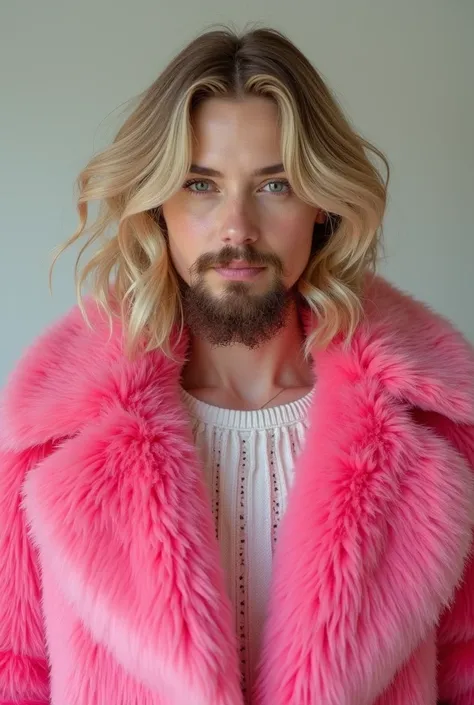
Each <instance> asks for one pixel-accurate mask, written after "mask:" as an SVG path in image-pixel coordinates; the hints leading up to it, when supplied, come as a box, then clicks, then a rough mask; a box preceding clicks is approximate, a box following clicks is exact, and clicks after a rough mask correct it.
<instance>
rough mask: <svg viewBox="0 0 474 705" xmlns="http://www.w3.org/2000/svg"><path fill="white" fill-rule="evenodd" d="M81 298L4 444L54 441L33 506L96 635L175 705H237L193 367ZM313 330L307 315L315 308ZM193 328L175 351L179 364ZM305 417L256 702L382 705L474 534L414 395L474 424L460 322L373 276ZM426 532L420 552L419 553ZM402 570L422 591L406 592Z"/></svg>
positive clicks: (461, 472)
mask: <svg viewBox="0 0 474 705" xmlns="http://www.w3.org/2000/svg"><path fill="white" fill-rule="evenodd" d="M90 314H91V316H92V318H93V323H94V324H95V326H96V327H95V329H94V330H89V329H88V328H85V327H84V325H83V324H82V319H81V315H80V313H79V311H78V310H77V309H75V310H73V311H72V312H71V313H70V314H69V316H68V317H66V319H65V320H63V321H61V322H60V323H59V324H56V326H55V327H53V329H52V330H50V331H49V332H48V333H47V334H46V335H45V336H43V337H42V339H40V340H39V341H38V342H37V343H36V344H35V345H34V346H33V347H32V348H30V350H29V351H28V352H27V354H26V355H25V357H24V358H23V360H22V361H21V363H20V365H19V366H18V367H17V369H16V371H15V372H14V374H13V375H12V377H11V380H10V384H9V385H8V387H7V390H6V392H5V395H4V401H3V413H4V423H3V429H2V430H3V441H4V443H5V444H6V445H8V446H9V447H11V448H13V449H17V450H20V449H22V448H25V447H28V446H30V445H33V444H40V443H44V442H46V441H47V440H54V441H56V443H57V450H56V452H55V453H54V454H53V455H52V456H50V457H49V458H48V459H46V460H45V461H43V463H42V464H41V465H40V466H38V467H36V468H35V469H34V470H33V471H31V472H30V474H29V477H28V479H27V482H26V485H25V504H26V508H27V511H28V516H29V518H30V522H31V526H32V535H33V538H34V540H35V541H36V543H37V545H38V548H39V550H40V553H41V558H42V560H43V561H47V563H48V565H49V566H51V567H52V569H53V570H54V571H55V574H56V578H57V581H58V584H59V585H60V587H61V589H62V591H63V592H64V594H65V596H66V597H67V599H68V600H69V601H70V602H71V603H72V604H73V605H74V607H75V609H76V611H77V613H78V615H79V616H80V617H81V619H82V620H83V622H84V624H85V625H86V626H87V628H88V629H89V630H90V631H91V633H92V634H93V636H94V638H95V639H96V640H97V641H98V642H99V643H101V644H103V645H105V646H106V647H107V648H108V649H109V650H110V651H111V652H112V653H113V654H114V655H115V657H116V659H117V660H118V662H119V663H121V664H122V665H123V666H124V667H125V669H126V670H127V672H129V673H131V674H132V675H134V676H135V677H137V678H138V679H139V680H140V681H142V682H143V683H144V684H146V685H147V686H148V687H150V688H151V689H153V690H156V691H157V692H163V693H165V694H166V695H167V696H168V698H169V702H172V703H176V705H181V704H183V705H184V703H188V702H193V703H196V704H201V703H202V705H204V703H206V704H207V703H209V702H212V703H214V704H215V705H237V704H240V703H241V702H242V697H241V695H240V689H239V679H238V663H237V645H236V643H235V636H234V630H233V625H232V618H231V610H230V605H229V604H228V600H227V597H226V596H225V592H224V588H223V585H224V582H223V576H222V571H221V567H220V564H219V551H218V546H217V542H216V540H215V537H214V532H213V526H212V516H211V511H210V507H209V502H208V498H207V495H206V491H205V489H204V486H203V482H202V473H201V470H200V465H199V462H198V459H197V456H196V452H195V449H194V447H193V444H192V440H191V436H190V431H189V427H188V423H187V419H186V416H185V412H184V409H182V407H181V405H180V403H179V396H178V383H179V375H180V369H181V366H180V364H179V363H173V362H170V361H169V360H166V359H165V358H164V357H163V356H161V355H159V354H158V353H149V354H147V355H145V356H142V357H141V358H140V359H138V360H135V361H132V362H131V361H127V360H125V358H124V357H123V355H122V354H121V348H122V340H121V331H120V329H119V327H118V326H117V325H116V326H115V328H114V330H113V331H112V335H111V336H110V337H109V335H108V333H109V331H108V329H107V326H106V325H105V324H104V323H103V322H101V321H102V319H101V316H100V314H99V312H98V310H96V309H95V308H94V307H92V306H91V311H90ZM305 325H306V326H307V329H308V331H309V330H310V329H311V327H312V325H314V323H313V321H312V320H311V317H310V316H308V315H307V314H305ZM185 348H186V340H185V339H184V338H183V340H182V341H181V343H180V344H179V345H178V346H177V355H178V358H181V359H182V356H183V354H184V351H185ZM314 363H315V371H316V375H317V378H318V386H317V393H316V395H315V398H314V405H313V408H312V410H311V412H310V413H311V419H310V420H311V429H310V432H309V434H308V438H307V442H306V446H305V450H304V452H303V454H302V456H301V457H300V460H299V463H298V466H297V468H296V480H295V485H294V488H293V490H292V493H291V495H290V498H289V505H288V509H287V512H286V513H285V516H284V517H283V520H282V523H281V527H280V537H279V542H278V545H277V551H276V555H275V570H274V583H273V590H272V598H271V603H270V612H269V618H268V620H267V625H266V632H265V640H264V649H263V653H262V659H261V663H260V672H259V679H258V682H257V686H256V689H255V693H254V697H255V702H257V703H258V704H259V705H270V703H271V705H289V704H290V703H291V704H292V705H312V704H313V703H315V702H324V703H325V705H349V704H352V703H356V702H357V703H359V702H360V703H362V702H372V700H373V699H374V698H375V697H376V696H377V695H378V694H379V693H380V692H382V690H383V689H384V688H385V687H387V685H388V684H389V683H390V682H391V680H392V678H393V677H394V676H395V674H396V673H397V671H398V670H399V669H400V667H401V665H402V664H403V663H404V661H406V659H407V658H408V657H409V656H410V654H411V652H412V651H413V650H414V649H415V648H416V647H417V646H418V645H419V644H420V643H421V642H422V640H423V639H424V638H425V637H426V635H427V634H428V633H429V631H430V630H432V629H433V628H434V627H435V625H436V620H437V618H438V615H439V612H440V610H441V608H442V607H443V605H445V604H446V603H447V602H448V601H449V599H450V597H451V595H452V592H453V589H454V587H455V585H456V584H457V582H458V580H459V578H460V576H461V572H462V566H463V562H464V559H465V557H466V553H467V550H468V545H469V541H470V534H471V525H472V516H471V513H472V510H471V506H472V503H473V499H474V494H473V487H472V480H471V475H470V472H469V469H468V468H467V467H466V463H465V462H464V460H463V459H462V458H461V457H460V456H459V455H458V454H457V453H456V452H455V451H454V449H453V448H452V447H451V446H450V445H449V444H447V443H446V442H444V441H443V440H442V439H441V438H440V437H438V436H436V435H435V434H434V433H433V432H431V431H430V430H429V429H428V428H427V427H424V426H423V425H421V424H417V423H415V422H414V420H413V418H412V415H411V409H412V407H413V406H416V407H419V408H422V409H426V410H428V411H434V412H436V413H439V414H443V415H445V416H447V417H448V418H449V419H452V420H453V421H455V422H461V423H473V422H474V358H473V355H472V350H471V349H470V347H469V345H468V344H467V343H466V342H465V341H464V339H463V338H462V336H461V335H460V334H459V333H457V332H456V331H455V330H454V329H453V327H452V326H451V325H450V324H449V323H448V322H447V321H444V320H443V319H441V318H440V317H439V316H437V315H436V314H434V313H432V312H431V311H429V309H428V308H427V307H425V306H423V305H422V304H420V303H418V302H415V300H414V299H412V298H411V297H408V296H407V295H404V294H402V293H401V292H399V291H397V290H396V289H395V288H394V287H392V286H391V285H389V284H388V283H386V282H384V281H383V280H381V279H379V278H376V279H374V280H373V281H371V282H370V285H369V286H368V287H367V295H366V320H365V321H364V323H363V324H361V326H360V327H359V330H358V331H357V333H356V336H355V338H354V341H353V343H352V345H351V346H350V348H349V349H347V350H345V349H344V348H343V346H341V344H340V342H338V341H335V342H334V343H333V344H332V345H331V346H330V347H329V348H328V349H327V350H325V351H321V352H318V353H315V355H314ZM421 547H423V554H421V553H420V549H421ZM407 584H408V585H409V589H408V590H407Z"/></svg>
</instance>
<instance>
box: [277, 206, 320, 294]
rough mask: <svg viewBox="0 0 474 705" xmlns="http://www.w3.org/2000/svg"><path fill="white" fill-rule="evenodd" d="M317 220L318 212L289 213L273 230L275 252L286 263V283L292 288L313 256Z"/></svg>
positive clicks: (280, 219) (281, 218)
mask: <svg viewBox="0 0 474 705" xmlns="http://www.w3.org/2000/svg"><path fill="white" fill-rule="evenodd" d="M315 219H316V212H314V213H313V212H309V211H308V210H306V209H303V210H302V211H301V210H300V211H296V212H293V213H291V212H288V213H286V214H285V215H284V216H280V218H279V219H278V221H277V222H275V227H274V228H272V232H273V233H274V240H273V243H274V246H273V250H274V251H275V252H276V253H277V254H278V255H279V257H280V258H281V260H282V262H283V263H284V268H285V274H286V276H285V281H286V282H287V284H289V285H290V286H292V285H293V284H294V283H295V282H296V281H297V280H298V279H299V277H300V276H301V274H302V273H303V271H304V270H305V268H306V265H307V264H308V261H309V258H310V256H311V247H312V243H313V229H314V223H315ZM272 239H273V238H272Z"/></svg>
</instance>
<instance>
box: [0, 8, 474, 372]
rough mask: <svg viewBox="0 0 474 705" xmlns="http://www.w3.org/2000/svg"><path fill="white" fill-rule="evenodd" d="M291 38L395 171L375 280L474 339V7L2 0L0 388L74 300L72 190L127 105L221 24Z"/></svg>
mask: <svg viewBox="0 0 474 705" xmlns="http://www.w3.org/2000/svg"><path fill="white" fill-rule="evenodd" d="M216 22H223V23H232V24H233V26H234V27H236V28H237V29H241V28H243V27H244V26H246V25H248V24H249V23H250V24H251V23H254V22H257V23H259V24H260V25H262V24H269V25H271V26H273V27H275V28H277V29H280V30H283V31H284V32H286V33H287V34H288V35H289V37H290V38H291V39H292V40H293V41H294V42H295V43H296V44H297V45H298V46H299V47H300V48H301V49H302V50H303V51H304V52H305V53H306V54H307V55H308V57H309V58H310V60H311V61H312V62H313V63H314V64H315V66H316V67H317V68H318V69H319V71H320V72H321V73H322V75H323V76H324V77H325V79H326V80H327V81H328V83H329V85H330V86H331V88H332V89H333V90H334V91H335V93H336V95H337V96H338V98H339V100H340V101H341V103H342V105H343V107H344V108H345V110H346V111H347V113H348V114H349V116H350V118H351V120H352V122H353V124H354V126H355V127H356V128H357V129H358V130H359V131H361V132H362V134H363V135H364V136H365V137H367V138H368V139H370V140H372V141H373V142H375V144H376V145H377V146H378V147H379V148H381V149H382V150H383V151H384V152H385V153H386V154H387V156H388V158H389V160H390V163H391V166H392V181H391V185H390V203H389V208H388V211H387V216H386V220H385V259H384V261H383V262H381V264H380V269H379V271H380V272H381V273H382V274H384V275H385V276H387V278H389V279H390V280H391V281H393V282H395V283H396V284H398V285H400V286H401V287H402V288H404V289H406V290H407V291H409V292H411V293H413V294H414V295H416V296H417V297H418V298H421V299H423V300H425V301H426V302H428V303H429V304H430V305H431V306H433V307H434V308H436V309H437V310H438V311H440V312H441V313H443V314H445V315H447V316H449V317H450V318H451V319H452V320H453V321H454V322H455V323H456V325H457V326H458V327H459V328H460V329H461V330H462V331H463V332H464V333H465V334H467V335H468V336H469V337H470V338H471V339H472V340H473V341H474V311H473V309H474V233H473V206H474V175H473V174H474V84H473V69H474V42H473V41H472V37H473V34H474V1H473V0H452V1H451V2H448V1H447V0H397V2H394V1H393V0H358V1H357V2H354V0H298V1H293V2H288V1H285V0H272V2H269V1H268V2H267V1H266V0H252V1H251V2H250V1H249V0H239V2H238V3H236V2H231V1H230V0H219V1H217V0H200V1H199V2H190V1H189V0H173V1H172V2H170V1H169V0H153V1H151V0H134V1H132V0H129V2H123V1H121V0H74V2H71V1H70V0H42V1H41V2H37V1H36V0H29V1H27V2H25V0H9V1H8V0H3V2H1V3H0V67H1V69H0V72H1V84H0V100H1V109H0V128H1V129H0V140H1V144H0V153H1V177H0V194H1V195H0V198H1V214H2V218H1V224H2V225H1V230H0V248H1V257H0V295H1V301H2V306H1V331H2V338H1V345H0V384H2V383H3V382H4V381H5V379H6V376H7V374H8V372H9V371H10V370H11V368H12V366H13V365H14V363H15V361H16V359H17V358H18V356H19V354H20V353H21V351H22V350H23V349H24V348H25V346H26V345H28V344H29V343H30V342H31V341H32V340H33V339H34V337H35V336H36V335H37V334H38V333H39V332H40V331H41V330H43V329H44V327H45V326H46V325H47V324H49V323H50V322H52V321H53V320H54V319H55V318H56V317H57V316H58V315H60V314H61V313H62V312H64V311H66V309H67V308H68V307H69V306H70V305H71V304H72V303H73V302H74V288H73V283H72V266H73V261H74V258H73V256H72V254H70V255H67V256H65V257H64V259H62V260H61V261H60V264H59V267H58V269H57V270H56V275H55V278H54V293H53V298H51V297H50V294H49V291H48V285H47V272H48V267H49V262H50V257H51V252H52V250H53V248H54V247H55V245H57V244H58V243H60V242H62V241H63V240H64V239H65V238H66V237H67V236H69V235H70V234H71V233H72V232H73V231H74V229H75V227H76V222H77V221H76V213H75V206H74V201H73V184H74V180H75V177H76V174H77V172H78V171H79V170H80V169H81V168H82V167H83V166H84V164H85V162H86V161H87V159H88V158H89V157H90V155H91V154H92V153H93V151H94V150H97V149H98V148H99V147H100V146H102V145H103V144H104V143H105V142H106V141H108V140H109V139H111V137H112V135H113V133H114V130H115V129H116V127H117V126H118V124H119V122H120V119H121V116H122V114H123V113H122V112H121V111H122V110H123V108H122V107H120V106H122V105H123V103H124V102H125V101H127V99H128V98H130V97H132V96H134V95H136V94H137V93H138V92H140V91H141V90H142V89H144V88H145V87H146V86H147V85H148V84H149V83H151V81H152V80H153V79H154V78H155V77H156V75H157V74H158V73H159V72H160V70H161V69H162V68H163V67H164V65H165V63H166V62H167V61H168V60H169V59H170V58H171V57H172V56H173V54H174V53H175V52H176V51H178V50H179V49H181V47H182V46H183V45H184V44H185V43H186V42H187V41H189V39H191V38H192V37H193V36H194V35H195V34H196V33H198V32H199V31H201V30H203V29H205V28H206V27H208V26H209V25H210V24H211V23H216Z"/></svg>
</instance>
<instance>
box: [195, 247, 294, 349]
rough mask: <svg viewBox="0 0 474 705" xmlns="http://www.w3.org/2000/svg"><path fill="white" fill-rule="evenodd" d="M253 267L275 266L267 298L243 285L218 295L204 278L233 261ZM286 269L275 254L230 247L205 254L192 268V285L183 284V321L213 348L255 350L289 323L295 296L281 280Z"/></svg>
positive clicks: (266, 294) (234, 285)
mask: <svg viewBox="0 0 474 705" xmlns="http://www.w3.org/2000/svg"><path fill="white" fill-rule="evenodd" d="M239 257H240V258H242V259H245V261H246V262H248V264H251V265H256V266H258V265H265V266H269V265H270V266H272V267H273V269H274V270H275V276H274V280H273V284H272V285H271V287H270V289H269V290H268V291H267V292H265V293H264V294H252V293H251V292H250V290H249V287H248V285H247V284H246V283H245V282H229V284H228V285H227V286H226V291H225V292H224V293H223V294H222V295H220V296H216V295H214V294H213V293H212V292H211V291H209V289H208V287H207V285H206V282H205V281H204V279H203V274H204V272H205V271H207V270H208V269H209V268H210V267H212V266H226V265H228V264H229V262H231V261H232V260H234V259H239ZM282 272H283V268H282V265H281V262H280V260H279V258H277V257H276V255H272V254H264V253H258V252H255V251H253V250H251V249H250V248H248V247H247V248H244V249H240V250H236V248H233V247H231V246H226V247H224V248H223V250H221V252H220V253H219V254H218V255H209V254H206V255H203V256H202V257H200V258H199V259H198V260H197V262H196V263H195V264H194V265H193V267H192V268H191V284H190V285H187V284H184V282H183V283H182V295H183V311H184V320H185V323H186V324H187V326H188V327H189V328H190V330H191V332H192V333H193V334H194V335H196V336H198V337H200V338H203V339H205V340H207V341H208V342H209V343H210V344H211V345H213V346H226V345H232V344H235V343H240V344H241V345H245V346H246V347H248V348H251V349H253V348H256V347H258V346H260V345H261V344H262V343H264V342H265V341H267V340H269V339H270V338H272V337H273V336H274V335H275V334H276V333H277V332H278V331H279V330H280V329H281V328H282V327H283V326H284V324H285V321H286V316H287V312H288V308H289V304H290V302H291V300H292V297H293V292H292V291H291V292H290V291H288V290H287V289H286V288H285V287H284V285H283V282H282V279H281V276H282Z"/></svg>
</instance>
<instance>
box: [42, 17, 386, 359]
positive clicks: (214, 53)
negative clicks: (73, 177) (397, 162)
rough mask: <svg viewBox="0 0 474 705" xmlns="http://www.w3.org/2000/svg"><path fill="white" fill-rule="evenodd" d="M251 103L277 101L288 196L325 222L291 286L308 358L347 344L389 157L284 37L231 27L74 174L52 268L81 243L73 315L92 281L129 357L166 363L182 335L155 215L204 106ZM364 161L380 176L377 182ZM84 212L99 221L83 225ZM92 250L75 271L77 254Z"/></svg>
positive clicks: (184, 64) (185, 60)
mask: <svg viewBox="0 0 474 705" xmlns="http://www.w3.org/2000/svg"><path fill="white" fill-rule="evenodd" d="M247 95H257V96H262V97H267V98H269V99H272V100H274V101H275V103H276V105H277V108H278V114H279V118H280V124H281V138H282V140H281V151H282V161H283V164H284V166H285V170H286V172H287V175H288V179H289V181H290V183H291V185H292V188H293V190H294V191H295V193H296V195H297V196H299V197H300V198H301V199H303V200H304V201H306V202H308V203H310V204H313V205H315V206H317V207H320V208H322V209H323V210H324V211H325V212H326V222H325V223H324V224H318V225H316V226H315V231H314V246H313V252H312V255H311V258H310V261H309V262H308V265H307V267H306V269H305V271H304V273H303V275H302V277H301V279H300V281H299V282H298V284H297V287H298V291H299V292H300V293H301V295H302V296H303V297H304V299H305V300H306V302H307V304H308V305H309V306H310V307H311V309H312V310H313V311H314V312H315V314H316V315H317V319H318V326H317V329H316V330H315V332H314V333H313V334H312V335H311V336H310V338H309V339H308V340H307V341H306V344H305V353H306V354H308V353H309V351H310V350H311V349H312V348H313V346H326V345H327V344H328V343H329V342H330V341H331V340H332V339H333V338H334V337H335V336H336V335H337V334H338V333H341V332H342V333H343V334H344V336H345V337H346V340H349V339H350V338H351V336H352V334H353V332H354V330H355V328H356V326H357V324H358V322H359V321H360V319H361V317H362V315H363V307H362V301H361V295H362V291H363V283H364V279H365V274H366V272H367V270H368V269H371V270H375V265H376V259H377V254H378V244H379V241H380V236H381V234H382V219H383V215H384V211H385V207H386V198H387V186H388V180H389V174H390V170H389V164H388V162H387V159H386V157H385V156H384V155H383V154H382V153H381V152H380V151H379V150H378V149H377V148H376V147H374V146H373V145H372V144H370V143H369V142H367V141H366V140H365V139H363V138H362V137H361V136H360V135H359V134H357V133H356V131H355V130H354V129H353V128H352V127H351V126H350V124H349V121H348V119H347V118H346V117H345V116H344V114H343V111H342V109H341V107H340V106H339V105H338V103H337V101H336V99H335V97H334V96H333V95H332V94H331V92H330V90H329V88H328V87H327V86H326V85H325V83H324V81H323V79H322V78H321V76H320V75H319V74H318V72H317V71H316V69H315V68H314V67H313V66H312V64H311V63H310V62H309V60H308V59H307V58H306V57H305V56H304V55H303V54H302V53H301V51H299V49H297V48H296V47H295V45H294V44H293V43H292V42H291V41H290V40H289V39H288V38H287V37H285V36H284V35H283V34H282V33H281V32H278V31H276V30H274V29H269V28H257V29H252V30H250V31H247V32H245V33H243V34H242V35H240V36H239V34H238V33H236V32H235V31H234V30H231V29H229V28H228V27H224V28H217V29H211V30H209V31H207V32H204V33H203V34H201V35H199V36H197V37H196V38H195V39H194V40H193V41H191V42H190V43H189V44H188V45H187V46H186V47H185V48H184V49H183V50H182V51H181V52H180V53H179V54H177V56H176V57H175V58H174V59H173V60H172V61H171V62H170V63H169V64H168V66H167V67H166V68H165V69H164V71H163V72H162V73H161V74H160V75H159V76H158V78H157V79H156V80H155V81H154V83H153V84H152V85H151V86H150V87H149V88H148V89H147V90H145V91H144V92H143V93H142V94H141V95H140V96H139V97H138V99H137V102H138V104H137V105H136V106H135V108H134V109H133V112H131V114H130V115H129V117H128V118H127V119H126V121H125V122H124V124H123V126H122V127H121V129H120V130H119V131H118V133H117V135H116V137H115V139H114V141H113V143H112V144H111V145H110V146H108V147H106V148H105V149H104V150H102V151H101V152H100V153H98V154H96V155H95V156H94V157H93V158H92V159H91V160H90V161H89V163H88V164H87V165H86V167H85V168H84V169H83V170H82V171H81V172H80V174H79V176H78V178H77V184H76V185H77V187H78V191H79V195H78V199H77V211H78V214H79V220H80V224H79V227H78V229H77V230H76V232H75V233H74V234H73V235H72V236H71V238H70V239H69V240H68V241H67V242H66V243H65V244H64V245H63V246H61V248H60V249H59V252H58V253H57V254H56V256H55V258H54V261H53V265H52V266H54V264H55V262H56V259H57V257H58V256H59V255H60V254H61V253H62V252H63V251H64V250H65V249H66V248H67V247H69V246H70V245H72V244H73V243H75V242H76V241H77V240H79V238H82V237H83V236H84V235H85V234H86V232H87V233H88V236H87V238H86V241H85V243H84V245H83V246H82V248H81V250H80V252H79V255H78V257H77V260H76V266H75V281H76V288H77V296H78V301H79V305H80V307H81V310H82V311H83V314H84V315H85V308H84V301H83V294H82V289H83V286H84V284H85V282H86V280H87V279H90V280H91V282H92V287H91V291H92V297H93V298H94V299H95V300H96V301H97V303H98V304H99V305H100V306H101V307H102V308H103V309H104V310H105V312H106V313H107V315H108V316H109V321H110V322H111V321H112V317H113V316H117V315H118V316H120V317H121V318H122V319H123V321H124V330H125V337H126V347H127V351H128V354H130V355H132V354H133V353H134V351H136V349H137V344H138V342H139V341H140V340H141V342H142V343H143V342H144V343H145V349H147V350H151V349H156V348H161V349H162V350H163V351H164V353H165V354H167V355H172V349H171V346H170V336H171V334H172V331H173V329H174V327H175V326H176V325H178V326H179V328H180V330H182V327H183V312H182V307H181V299H180V290H179V283H178V278H177V274H176V272H175V270H174V267H173V264H172V262H171V260H170V256H169V251H168V244H167V233H166V229H165V225H164V221H163V219H162V216H161V208H160V207H161V205H162V204H163V203H164V202H165V201H166V200H167V199H168V198H170V197H171V196H172V195H173V194H174V193H176V191H177V190H178V189H179V188H181V186H182V184H183V181H184V179H185V177H186V174H187V172H188V170H189V167H190V164H191V156H192V155H191V148H192V129H191V119H192V114H193V111H194V109H195V108H196V106H197V105H198V104H199V103H200V102H201V101H203V100H206V99H207V98H210V97H223V98H224V97H225V98H229V97H232V98H236V99H242V98H244V97H245V96H247ZM372 156H378V157H379V158H380V159H381V160H382V162H383V163H384V164H385V167H386V180H385V181H383V179H382V177H381V175H380V173H379V171H378V170H377V168H376V166H375V165H374V164H373V163H372V161H371V159H370V157H372ZM92 201H98V202H99V209H98V213H97V216H96V218H95V219H94V220H93V222H92V223H91V224H89V225H88V219H89V204H90V203H91V202H92ZM96 244H97V245H99V247H98V249H97V250H96V251H95V252H94V254H93V255H92V256H91V257H90V259H89V260H88V261H87V263H86V264H85V265H84V266H83V267H82V269H81V268H80V266H79V265H80V262H81V260H82V257H83V255H84V252H85V251H86V250H88V248H89V247H90V246H92V245H96ZM112 289H113V294H114V296H113V298H114V300H115V305H114V304H113V303H112V298H111V290H112Z"/></svg>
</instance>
